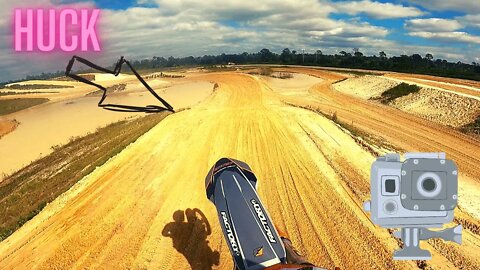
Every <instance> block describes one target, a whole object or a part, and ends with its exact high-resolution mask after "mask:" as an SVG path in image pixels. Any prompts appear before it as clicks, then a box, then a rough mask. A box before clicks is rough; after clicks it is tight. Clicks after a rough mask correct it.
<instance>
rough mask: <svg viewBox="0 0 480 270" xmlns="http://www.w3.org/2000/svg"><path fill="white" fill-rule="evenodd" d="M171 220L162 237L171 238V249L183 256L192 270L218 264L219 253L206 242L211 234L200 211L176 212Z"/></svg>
mask: <svg viewBox="0 0 480 270" xmlns="http://www.w3.org/2000/svg"><path fill="white" fill-rule="evenodd" d="M185 217H186V220H185ZM173 220H174V221H173V222H170V223H168V224H167V225H165V227H164V228H163V231H162V235H163V236H166V237H170V238H172V241H173V247H174V248H175V249H176V250H177V251H178V252H180V253H182V254H183V256H185V258H186V259H187V261H188V263H189V264H190V266H191V267H192V270H207V269H212V267H213V265H218V264H219V261H220V253H219V252H218V251H213V250H212V249H211V248H210V246H209V245H208V241H207V236H208V235H210V234H211V233H212V230H211V228H210V223H208V220H207V218H206V217H205V215H204V214H203V212H202V211H201V210H200V209H197V208H195V209H190V208H188V209H186V210H185V211H183V210H177V211H175V212H174V213H173Z"/></svg>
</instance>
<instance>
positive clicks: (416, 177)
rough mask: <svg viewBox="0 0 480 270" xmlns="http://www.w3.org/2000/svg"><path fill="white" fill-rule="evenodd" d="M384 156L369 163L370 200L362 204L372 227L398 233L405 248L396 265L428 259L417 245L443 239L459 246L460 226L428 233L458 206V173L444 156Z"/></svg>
mask: <svg viewBox="0 0 480 270" xmlns="http://www.w3.org/2000/svg"><path fill="white" fill-rule="evenodd" d="M404 158H405V160H404V161H403V162H402V161H401V160H400V155H399V154H386V155H384V156H381V157H379V158H377V160H376V161H375V162H374V163H373V164H372V167H371V174H370V190H371V200H370V201H366V202H364V204H363V208H364V210H365V211H367V212H370V214H371V219H372V221H373V223H375V224H377V225H379V226H381V227H383V228H400V231H396V232H394V236H395V237H397V238H401V240H402V241H403V243H404V245H403V248H402V249H400V250H397V251H395V252H394V255H393V258H394V259H395V260H428V259H431V254H430V252H429V251H427V250H424V249H421V248H420V246H419V243H420V240H427V239H430V238H442V239H444V240H446V241H453V242H456V243H458V244H461V241H462V226H461V225H458V226H455V227H453V228H447V229H444V230H440V231H432V230H429V229H428V228H442V227H443V225H444V224H446V223H450V222H452V221H453V211H454V209H455V207H456V206H457V203H458V170H457V166H456V165H455V163H454V162H453V161H452V160H448V159H446V158H445V153H406V154H405V155H404Z"/></svg>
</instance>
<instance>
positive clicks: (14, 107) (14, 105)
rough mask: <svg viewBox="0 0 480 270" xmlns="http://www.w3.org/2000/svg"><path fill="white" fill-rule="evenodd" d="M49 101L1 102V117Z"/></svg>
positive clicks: (16, 100) (6, 100)
mask: <svg viewBox="0 0 480 270" xmlns="http://www.w3.org/2000/svg"><path fill="white" fill-rule="evenodd" d="M47 101H49V99H48V98H15V99H4V100H0V115H5V114H10V113H14V112H17V111H21V110H23V109H26V108H30V107H33V106H36V105H39V104H42V103H45V102H47Z"/></svg>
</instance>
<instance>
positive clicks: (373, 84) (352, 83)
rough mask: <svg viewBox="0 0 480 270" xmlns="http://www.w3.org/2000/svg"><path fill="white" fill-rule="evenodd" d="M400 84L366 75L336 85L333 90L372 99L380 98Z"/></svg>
mask: <svg viewBox="0 0 480 270" xmlns="http://www.w3.org/2000/svg"><path fill="white" fill-rule="evenodd" d="M398 84H399V82H396V81H392V80H389V79H387V78H384V77H379V76H373V75H365V76H358V77H353V78H348V79H346V80H343V81H341V82H338V83H335V84H333V89H335V90H337V91H340V92H343V93H345V94H349V95H353V96H357V97H360V98H362V99H370V98H375V97H379V96H380V95H381V94H382V93H383V92H385V91H386V90H388V89H390V88H392V87H394V86H397V85H398Z"/></svg>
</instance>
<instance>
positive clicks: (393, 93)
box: [380, 82, 421, 104]
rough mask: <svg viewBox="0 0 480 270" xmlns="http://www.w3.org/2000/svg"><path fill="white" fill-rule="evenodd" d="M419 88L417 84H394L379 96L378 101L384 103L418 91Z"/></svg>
mask: <svg viewBox="0 0 480 270" xmlns="http://www.w3.org/2000/svg"><path fill="white" fill-rule="evenodd" d="M420 89H421V88H420V87H419V86H418V85H414V84H408V83H403V82H402V83H401V84H399V85H397V86H394V87H392V88H390V89H388V90H387V91H385V92H383V93H382V95H381V96H380V102H382V103H385V104H386V103H389V102H391V101H393V100H395V99H397V98H399V97H403V96H406V95H409V94H411V93H417V92H418V91H420Z"/></svg>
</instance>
